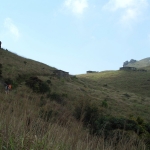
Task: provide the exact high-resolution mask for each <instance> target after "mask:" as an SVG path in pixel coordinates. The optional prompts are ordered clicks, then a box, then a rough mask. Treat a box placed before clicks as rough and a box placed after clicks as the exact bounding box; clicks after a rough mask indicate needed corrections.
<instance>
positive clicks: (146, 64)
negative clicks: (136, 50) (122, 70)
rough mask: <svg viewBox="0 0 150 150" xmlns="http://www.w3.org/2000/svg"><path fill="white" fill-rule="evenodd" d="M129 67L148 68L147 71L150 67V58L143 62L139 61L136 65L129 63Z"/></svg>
mask: <svg viewBox="0 0 150 150" xmlns="http://www.w3.org/2000/svg"><path fill="white" fill-rule="evenodd" d="M127 66H129V67H136V68H144V67H148V68H147V69H149V66H150V57H148V58H145V59H142V60H140V61H137V62H135V63H129V64H128V65H127Z"/></svg>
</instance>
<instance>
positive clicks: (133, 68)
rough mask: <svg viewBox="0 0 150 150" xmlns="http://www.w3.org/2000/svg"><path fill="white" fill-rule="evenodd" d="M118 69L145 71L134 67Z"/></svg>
mask: <svg viewBox="0 0 150 150" xmlns="http://www.w3.org/2000/svg"><path fill="white" fill-rule="evenodd" d="M120 70H126V71H142V72H147V70H145V69H142V68H141V69H137V68H135V67H121V68H120Z"/></svg>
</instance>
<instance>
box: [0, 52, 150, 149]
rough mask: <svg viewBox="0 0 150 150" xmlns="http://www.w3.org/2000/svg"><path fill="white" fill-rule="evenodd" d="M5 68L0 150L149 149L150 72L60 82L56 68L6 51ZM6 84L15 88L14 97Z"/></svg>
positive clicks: (0, 60)
mask: <svg viewBox="0 0 150 150" xmlns="http://www.w3.org/2000/svg"><path fill="white" fill-rule="evenodd" d="M0 64H1V65H2V68H0V70H1V72H2V77H0V90H1V92H0V110H1V111H0V120H1V121H0V127H1V128H0V141H1V142H0V147H1V149H14V150H16V149H35V150H36V149H39V150H41V149H46V150H49V149H50V150H63V149H64V150H70V149H72V150H85V149H89V150H93V149H94V150H99V149H104V145H105V149H106V150H107V149H116V150H120V149H123V150H125V149H131V150H132V149H137V150H141V149H143V150H144V148H143V147H144V146H145V145H146V144H145V143H147V145H148V144H150V141H149V140H148V139H149V136H150V124H149V123H150V118H149V114H150V109H149V108H150V93H149V90H150V72H149V71H147V72H138V71H137V72H136V71H135V72H132V71H104V72H100V73H91V74H83V75H78V76H67V77H65V78H60V77H59V76H57V74H53V71H54V70H57V69H56V68H54V67H50V66H48V65H46V64H43V63H40V62H37V61H33V60H31V59H26V58H23V57H20V56H18V55H16V54H14V53H12V52H9V51H6V50H4V49H0ZM4 83H7V84H12V90H11V91H10V93H9V94H5V90H4ZM118 135H119V136H118ZM112 137H113V138H112ZM127 139H128V142H127ZM118 141H120V142H118ZM136 142H138V143H139V144H135V143H136ZM116 143H117V144H116Z"/></svg>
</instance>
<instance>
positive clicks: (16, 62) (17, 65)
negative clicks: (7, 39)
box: [0, 49, 55, 78]
mask: <svg viewBox="0 0 150 150" xmlns="http://www.w3.org/2000/svg"><path fill="white" fill-rule="evenodd" d="M0 57H1V59H0V63H1V64H3V70H2V72H3V76H4V77H6V78H7V77H11V78H14V77H17V76H18V74H36V75H49V74H51V73H52V70H54V69H55V68H53V67H50V66H47V65H46V64H43V63H40V62H37V61H33V60H31V59H27V58H24V57H20V56H18V55H16V54H14V53H12V52H10V51H8V50H4V49H0Z"/></svg>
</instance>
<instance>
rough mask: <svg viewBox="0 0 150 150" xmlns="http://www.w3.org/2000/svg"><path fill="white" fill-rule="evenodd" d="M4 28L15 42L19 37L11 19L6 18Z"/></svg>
mask: <svg viewBox="0 0 150 150" xmlns="http://www.w3.org/2000/svg"><path fill="white" fill-rule="evenodd" d="M4 26H5V28H7V30H8V32H9V33H10V34H11V35H13V37H14V38H15V39H16V40H17V39H18V38H19V37H20V33H19V30H18V28H17V27H16V26H15V25H14V24H13V21H12V19H10V18H6V19H5V21H4Z"/></svg>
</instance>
